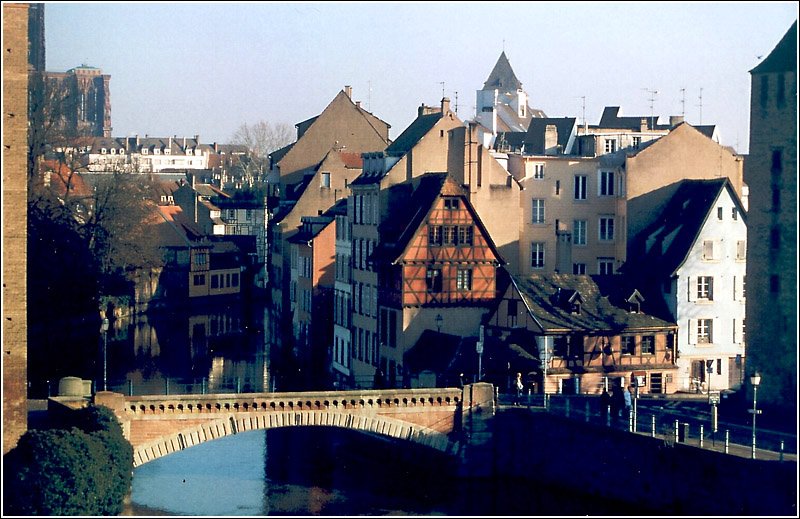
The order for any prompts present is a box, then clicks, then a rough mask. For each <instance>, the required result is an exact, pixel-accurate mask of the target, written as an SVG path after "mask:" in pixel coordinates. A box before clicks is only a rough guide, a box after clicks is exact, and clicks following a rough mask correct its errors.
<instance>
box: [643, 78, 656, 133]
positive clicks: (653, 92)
mask: <svg viewBox="0 0 800 519" xmlns="http://www.w3.org/2000/svg"><path fill="white" fill-rule="evenodd" d="M642 90H644V91H646V92H647V93H648V94H650V97H648V98H647V100H648V101H650V129H651V130H652V129H654V128H655V127H656V121H655V116H654V115H653V104H654V103H655V100H656V94H658V90H651V89H649V88H643V89H642Z"/></svg>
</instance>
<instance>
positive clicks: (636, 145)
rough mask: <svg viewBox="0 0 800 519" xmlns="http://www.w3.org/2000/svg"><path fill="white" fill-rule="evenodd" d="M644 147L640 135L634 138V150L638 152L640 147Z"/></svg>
mask: <svg viewBox="0 0 800 519" xmlns="http://www.w3.org/2000/svg"><path fill="white" fill-rule="evenodd" d="M641 145H642V138H641V137H640V136H638V135H634V136H633V149H635V150H638V149H639V146H641Z"/></svg>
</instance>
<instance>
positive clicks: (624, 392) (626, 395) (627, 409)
mask: <svg viewBox="0 0 800 519" xmlns="http://www.w3.org/2000/svg"><path fill="white" fill-rule="evenodd" d="M622 396H623V397H624V398H625V416H623V418H628V417H630V415H631V409H633V404H632V403H631V392H630V390H629V389H628V388H627V387H623V388H622Z"/></svg>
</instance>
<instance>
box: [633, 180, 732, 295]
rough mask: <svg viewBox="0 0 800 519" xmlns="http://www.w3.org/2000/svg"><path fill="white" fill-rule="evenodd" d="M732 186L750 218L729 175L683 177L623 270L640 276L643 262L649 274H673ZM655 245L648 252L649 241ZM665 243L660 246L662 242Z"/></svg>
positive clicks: (637, 240)
mask: <svg viewBox="0 0 800 519" xmlns="http://www.w3.org/2000/svg"><path fill="white" fill-rule="evenodd" d="M726 188H727V189H728V190H729V192H730V193H731V195H732V198H733V199H734V201H735V202H736V203H737V204H739V213H740V217H741V218H745V217H746V213H745V211H744V208H743V207H742V206H741V204H740V203H739V198H738V196H736V195H735V194H734V193H733V188H732V187H731V186H730V183H729V181H728V179H727V178H718V179H711V180H682V181H681V182H680V185H679V186H678V189H677V190H676V191H675V194H674V195H672V198H670V200H669V202H667V204H666V205H665V206H664V210H663V211H662V212H661V215H660V216H659V217H658V218H657V219H656V220H655V221H654V222H653V223H652V224H650V225H649V226H648V227H647V228H645V229H644V230H643V231H642V232H641V233H639V237H638V238H637V239H636V240H635V241H634V242H633V243H632V244H631V246H630V247H629V249H630V253H629V255H628V260H627V262H626V264H625V265H624V266H623V271H624V272H626V273H631V274H633V275H636V270H637V267H638V266H639V265H646V268H647V277H651V278H652V277H659V278H660V279H663V277H664V276H673V275H674V274H675V272H676V271H677V270H678V268H679V267H680V266H681V265H682V264H683V262H684V261H685V260H686V257H687V255H688V254H689V251H690V250H691V248H692V245H693V244H694V242H695V240H696V239H697V236H698V233H699V232H700V230H701V229H702V227H703V224H704V223H705V222H706V219H707V218H708V215H709V214H710V213H711V212H712V211H713V209H714V207H715V202H716V200H717V197H718V196H719V195H720V193H721V192H722V190H723V189H726ZM648 242H649V243H651V244H655V245H652V246H651V247H650V250H649V252H646V244H647V243H648ZM659 243H660V244H661V245H660V246H659V245H658V244H659Z"/></svg>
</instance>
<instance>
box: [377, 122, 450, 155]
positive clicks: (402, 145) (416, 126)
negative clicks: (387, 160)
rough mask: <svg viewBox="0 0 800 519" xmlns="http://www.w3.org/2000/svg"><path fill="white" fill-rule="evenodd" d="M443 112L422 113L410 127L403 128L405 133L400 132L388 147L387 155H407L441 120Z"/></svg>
mask: <svg viewBox="0 0 800 519" xmlns="http://www.w3.org/2000/svg"><path fill="white" fill-rule="evenodd" d="M442 116H443V114H442V113H441V112H436V113H432V114H427V115H420V116H419V117H417V118H416V119H414V122H412V123H411V124H410V125H409V126H408V128H406V129H405V130H403V133H401V134H400V136H399V137H397V139H395V141H394V142H393V143H391V144H390V145H389V146H388V147H387V148H386V154H387V155H401V156H402V155H405V154H406V153H408V152H409V151H410V150H411V148H413V147H414V146H416V145H417V143H418V142H419V140H420V139H421V138H422V137H424V136H425V134H427V133H428V132H429V131H431V128H433V127H434V125H436V123H437V122H439V119H441V118H442Z"/></svg>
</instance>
